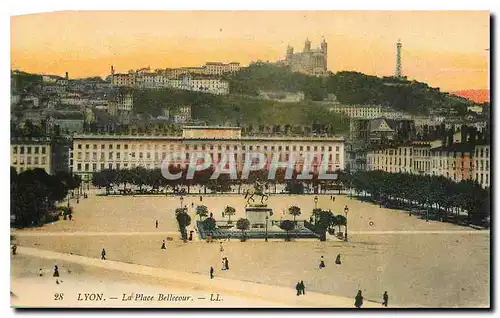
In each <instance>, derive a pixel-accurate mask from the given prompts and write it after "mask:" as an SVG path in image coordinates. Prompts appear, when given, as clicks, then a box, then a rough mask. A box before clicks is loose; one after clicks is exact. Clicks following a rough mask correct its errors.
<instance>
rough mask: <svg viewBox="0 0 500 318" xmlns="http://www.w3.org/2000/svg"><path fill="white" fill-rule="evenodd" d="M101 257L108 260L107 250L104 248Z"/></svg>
mask: <svg viewBox="0 0 500 318" xmlns="http://www.w3.org/2000/svg"><path fill="white" fill-rule="evenodd" d="M101 259H103V260H106V250H105V249H102V252H101Z"/></svg>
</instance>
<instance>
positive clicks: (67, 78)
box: [66, 72, 69, 80]
mask: <svg viewBox="0 0 500 318" xmlns="http://www.w3.org/2000/svg"><path fill="white" fill-rule="evenodd" d="M66 80H69V74H68V72H66Z"/></svg>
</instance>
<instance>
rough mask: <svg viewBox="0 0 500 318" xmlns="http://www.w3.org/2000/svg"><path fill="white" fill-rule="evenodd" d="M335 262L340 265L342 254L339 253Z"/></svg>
mask: <svg viewBox="0 0 500 318" xmlns="http://www.w3.org/2000/svg"><path fill="white" fill-rule="evenodd" d="M335 264H337V265H340V264H341V262H340V254H337V258H336V259H335Z"/></svg>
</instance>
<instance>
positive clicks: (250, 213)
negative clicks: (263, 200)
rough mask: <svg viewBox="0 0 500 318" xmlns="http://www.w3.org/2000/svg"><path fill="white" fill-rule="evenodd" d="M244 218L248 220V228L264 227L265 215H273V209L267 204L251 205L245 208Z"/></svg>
mask: <svg viewBox="0 0 500 318" xmlns="http://www.w3.org/2000/svg"><path fill="white" fill-rule="evenodd" d="M245 214H246V218H247V219H248V220H249V221H250V228H264V227H265V226H266V216H267V217H271V216H272V215H273V209H271V208H268V207H267V205H263V206H259V205H251V206H248V207H246V208H245Z"/></svg>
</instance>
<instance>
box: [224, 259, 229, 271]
mask: <svg viewBox="0 0 500 318" xmlns="http://www.w3.org/2000/svg"><path fill="white" fill-rule="evenodd" d="M224 265H226V269H227V270H228V269H229V261H228V260H227V257H226V260H225V262H224Z"/></svg>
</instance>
